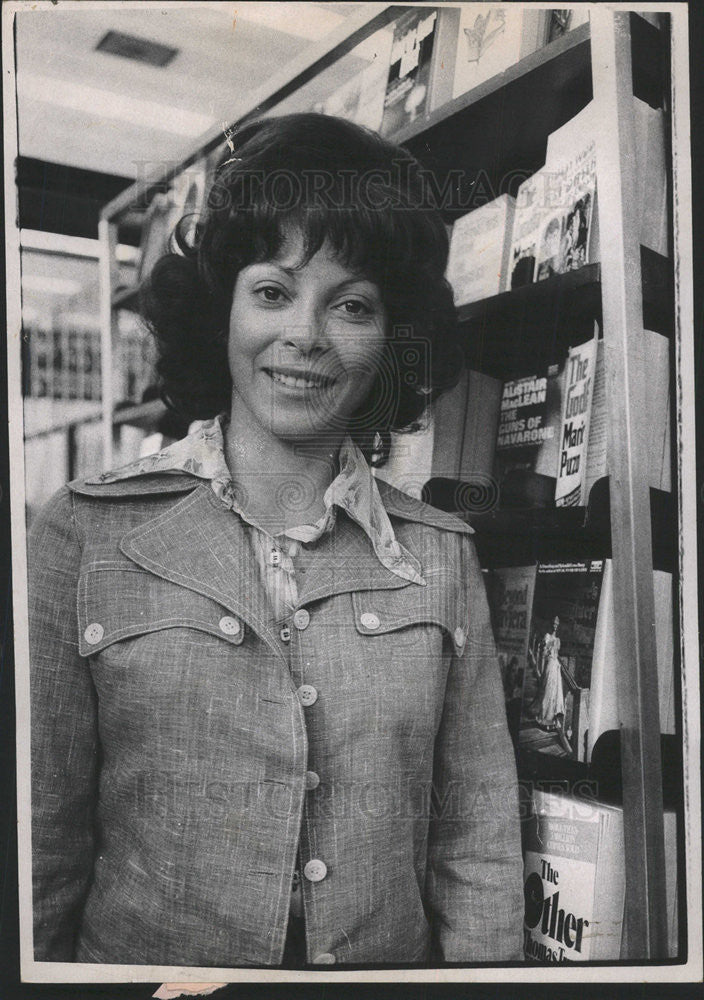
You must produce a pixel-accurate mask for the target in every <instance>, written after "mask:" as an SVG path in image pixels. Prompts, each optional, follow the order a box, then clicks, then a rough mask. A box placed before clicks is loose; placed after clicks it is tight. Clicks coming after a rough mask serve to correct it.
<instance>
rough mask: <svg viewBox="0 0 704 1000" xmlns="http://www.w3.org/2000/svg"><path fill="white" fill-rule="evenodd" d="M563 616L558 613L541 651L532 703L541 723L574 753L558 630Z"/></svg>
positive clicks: (536, 717) (534, 712) (537, 718)
mask: <svg viewBox="0 0 704 1000" xmlns="http://www.w3.org/2000/svg"><path fill="white" fill-rule="evenodd" d="M559 627H560V619H559V617H558V616H557V615H555V617H554V619H553V622H552V631H551V632H546V633H545V635H544V636H543V641H542V642H541V644H540V649H539V651H538V663H537V668H538V679H539V683H538V693H537V694H536V696H535V699H534V700H533V703H532V705H531V712H532V714H533V716H534V717H535V721H536V722H537V723H538V725H539V726H542V727H543V728H544V729H547V730H549V731H550V732H555V733H557V736H558V739H559V740H560V743H561V744H562V746H563V749H564V750H565V751H566V752H567V753H569V754H571V753H572V748H571V746H570V745H569V742H568V741H567V737H566V736H565V732H564V729H563V725H564V721H565V692H564V689H563V686H562V661H561V660H560V639H559V636H558V634H557V630H558V629H559Z"/></svg>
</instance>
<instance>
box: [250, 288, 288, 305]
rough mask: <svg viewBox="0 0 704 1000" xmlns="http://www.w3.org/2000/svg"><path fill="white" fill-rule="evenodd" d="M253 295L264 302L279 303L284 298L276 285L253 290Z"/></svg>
mask: <svg viewBox="0 0 704 1000" xmlns="http://www.w3.org/2000/svg"><path fill="white" fill-rule="evenodd" d="M255 294H256V295H258V296H259V298H260V299H262V300H263V301H264V302H281V301H282V300H283V298H284V293H283V290H282V289H281V288H277V287H276V285H263V286H262V287H261V288H257V289H256V290H255Z"/></svg>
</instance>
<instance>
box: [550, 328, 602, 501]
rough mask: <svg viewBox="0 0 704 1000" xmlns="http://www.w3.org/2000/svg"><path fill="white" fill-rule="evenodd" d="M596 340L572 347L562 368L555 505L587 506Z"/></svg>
mask: <svg viewBox="0 0 704 1000" xmlns="http://www.w3.org/2000/svg"><path fill="white" fill-rule="evenodd" d="M596 351H597V338H596V336H595V337H593V338H592V339H591V340H589V341H587V343H586V344H580V345H579V346H578V347H571V348H570V350H569V354H568V356H567V364H566V365H565V382H564V394H563V399H562V417H561V420H560V434H559V445H560V450H559V457H558V463H557V482H556V484H555V505H556V506H557V507H576V506H579V505H582V506H584V505H586V502H587V496H586V485H587V476H586V468H587V447H588V444H589V424H590V418H591V412H592V392H593V389H594V375H595V369H596Z"/></svg>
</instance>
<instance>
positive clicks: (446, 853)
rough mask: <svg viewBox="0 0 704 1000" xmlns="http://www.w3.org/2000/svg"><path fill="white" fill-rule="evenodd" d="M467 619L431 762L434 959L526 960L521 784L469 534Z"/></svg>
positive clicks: (429, 899)
mask: <svg viewBox="0 0 704 1000" xmlns="http://www.w3.org/2000/svg"><path fill="white" fill-rule="evenodd" d="M462 544H463V546H464V558H463V567H462V571H463V573H464V574H465V580H466V581H467V583H468V600H469V622H468V628H467V638H466V641H465V645H464V648H463V650H462V652H461V653H455V655H453V657H452V661H451V663H450V667H449V673H448V678H447V687H446V692H445V703H444V709H443V715H442V719H441V723H440V729H439V732H438V736H437V740H436V745H435V761H434V769H433V812H432V814H431V824H430V833H429V844H428V868H427V880H426V903H427V906H428V910H429V917H430V920H431V927H432V934H433V953H434V958H435V959H440V960H443V961H446V962H494V963H495V962H506V961H520V960H522V959H523V949H522V934H523V932H522V928H523V862H522V855H521V843H520V826H519V810H518V788H517V779H516V767H515V760H514V755H513V748H512V745H511V741H510V738H509V735H508V729H507V725H506V713H505V708H504V699H503V693H502V686H501V679H500V674H499V666H498V658H497V656H496V648H495V644H494V638H493V633H492V629H491V624H490V621H489V609H488V604H487V600H486V594H485V588H484V582H483V580H482V576H481V571H480V569H479V564H478V560H477V556H476V552H475V550H474V543H473V542H472V540H471V539H470V538H468V537H465V538H464V539H463V540H462Z"/></svg>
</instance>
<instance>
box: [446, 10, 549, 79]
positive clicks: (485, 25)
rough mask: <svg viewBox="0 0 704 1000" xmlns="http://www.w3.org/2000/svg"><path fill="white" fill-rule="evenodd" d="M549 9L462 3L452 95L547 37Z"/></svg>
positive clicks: (534, 46)
mask: <svg viewBox="0 0 704 1000" xmlns="http://www.w3.org/2000/svg"><path fill="white" fill-rule="evenodd" d="M549 19H550V12H549V11H547V10H528V9H526V8H523V9H521V8H520V7H515V8H513V9H512V8H511V7H510V6H508V7H504V6H501V7H498V6H495V7H494V6H488V5H487V4H484V3H466V4H462V7H461V14H460V27H459V37H458V42H457V54H456V59H455V79H454V84H453V88H452V96H453V97H459V96H460V94H464V93H466V92H467V91H468V90H471V89H472V88H473V87H476V86H478V85H479V84H480V83H483V82H484V81H485V80H489V79H491V77H492V76H496V74H497V73H502V72H503V71H504V70H505V69H507V68H508V67H509V66H512V65H513V64H514V63H517V62H518V61H519V60H520V59H522V58H523V57H524V56H527V55H529V54H530V53H531V52H534V51H535V50H536V49H538V48H540V47H541V46H542V45H544V44H545V42H546V41H547V32H548V25H549Z"/></svg>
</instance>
